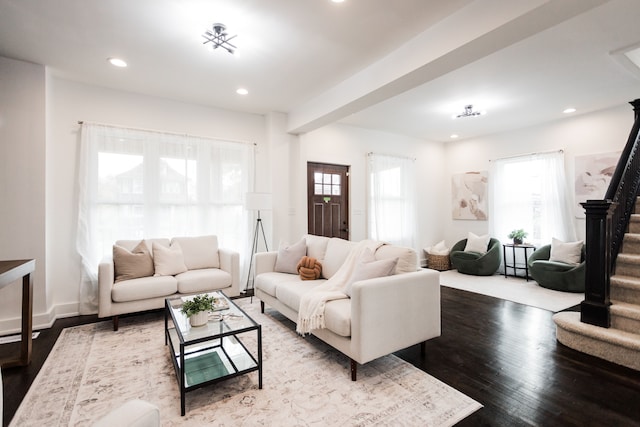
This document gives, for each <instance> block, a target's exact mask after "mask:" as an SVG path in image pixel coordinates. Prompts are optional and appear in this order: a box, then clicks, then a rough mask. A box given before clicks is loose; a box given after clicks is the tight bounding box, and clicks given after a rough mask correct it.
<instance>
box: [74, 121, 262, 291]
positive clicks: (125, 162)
mask: <svg viewBox="0 0 640 427" xmlns="http://www.w3.org/2000/svg"><path fill="white" fill-rule="evenodd" d="M81 161H82V165H81V172H80V177H79V182H80V185H81V195H80V207H79V232H78V245H77V246H78V250H79V252H80V254H81V255H82V256H83V265H85V269H86V270H89V271H86V272H85V275H86V276H87V277H94V276H95V274H96V272H95V271H94V270H97V266H98V263H99V261H100V259H101V258H102V257H103V256H105V255H107V254H111V251H112V246H113V243H114V242H115V241H116V240H119V239H143V238H154V237H166V238H171V237H175V236H193V235H203V234H215V235H217V236H218V241H219V242H220V244H221V245H224V246H225V247H229V248H233V249H235V250H237V251H239V252H241V253H244V252H246V247H245V246H246V242H247V241H248V237H247V236H248V234H249V229H250V223H249V220H248V217H247V214H246V211H245V209H244V208H243V196H244V194H245V193H246V192H247V191H250V190H251V189H252V188H250V183H252V182H253V177H252V176H251V174H252V170H253V168H252V167H251V165H252V164H253V147H252V146H251V145H250V144H244V143H238V142H227V141H219V140H213V139H208V138H198V137H191V136H186V135H175V134H165V133H160V132H151V131H141V130H131V129H123V128H118V127H112V126H103V125H93V124H84V125H83V127H82V160H81ZM91 292H93V290H90V291H89V292H88V293H91ZM87 298H89V296H87Z"/></svg>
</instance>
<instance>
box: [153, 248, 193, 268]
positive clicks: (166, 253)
mask: <svg viewBox="0 0 640 427" xmlns="http://www.w3.org/2000/svg"><path fill="white" fill-rule="evenodd" d="M152 249H153V264H154V266H155V268H156V274H154V276H173V275H175V274H180V273H184V272H185V271H187V266H186V265H184V256H183V255H182V249H181V248H180V245H179V244H178V243H177V242H173V243H172V244H171V246H169V247H167V246H163V245H160V244H157V243H155V242H154V243H153V246H152Z"/></svg>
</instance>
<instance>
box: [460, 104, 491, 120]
mask: <svg viewBox="0 0 640 427" xmlns="http://www.w3.org/2000/svg"><path fill="white" fill-rule="evenodd" d="M484 114H487V112H486V111H473V105H471V104H469V105H465V107H464V112H463V113H461V114H458V115H455V116H453V118H454V119H461V118H463V117H476V116H482V115H484Z"/></svg>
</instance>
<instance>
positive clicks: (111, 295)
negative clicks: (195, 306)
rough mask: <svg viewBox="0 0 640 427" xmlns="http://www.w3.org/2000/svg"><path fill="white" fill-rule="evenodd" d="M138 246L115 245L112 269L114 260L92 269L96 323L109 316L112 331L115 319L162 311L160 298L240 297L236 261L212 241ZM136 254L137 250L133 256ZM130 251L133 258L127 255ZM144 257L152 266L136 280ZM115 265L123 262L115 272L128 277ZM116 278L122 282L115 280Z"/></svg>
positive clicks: (124, 242) (193, 239) (121, 242)
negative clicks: (212, 294)
mask: <svg viewBox="0 0 640 427" xmlns="http://www.w3.org/2000/svg"><path fill="white" fill-rule="evenodd" d="M143 242H144V244H143V245H141V244H140V243H141V241H140V240H118V241H117V242H116V243H115V246H114V256H116V261H115V263H114V257H111V256H110V257H105V258H104V259H103V260H102V261H101V262H100V265H99V267H98V288H99V289H98V294H99V304H98V317H101V318H102V317H109V316H112V317H113V330H114V331H117V330H118V316H119V315H120V314H125V313H136V312H140V311H145V310H153V309H158V308H162V307H164V300H165V298H167V297H170V296H172V295H189V294H197V293H200V292H210V291H214V290H221V291H224V293H225V294H226V295H227V296H229V297H233V296H237V295H239V294H240V255H239V254H238V253H237V252H235V251H231V250H229V249H224V248H218V239H217V237H216V236H199V237H174V238H173V239H171V240H169V239H146V240H144V241H143ZM145 247H146V249H147V251H148V254H146V255H145V254H144V253H143V252H144V248H145ZM154 247H155V248H156V252H157V253H156V254H154V252H153V251H154ZM136 248H138V249H139V250H138V251H135V250H134V249H136ZM131 251H134V252H132V253H127V252H131ZM148 255H151V260H152V261H151V262H152V265H151V266H150V267H149V268H150V269H151V271H149V269H147V271H148V273H149V274H147V275H142V276H141V274H144V273H138V274H136V271H135V270H137V269H138V268H139V266H138V265H137V264H136V263H139V264H145V263H148V262H149V256H148ZM122 257H124V258H122ZM136 257H138V258H136ZM119 259H121V260H122V259H124V261H121V265H122V268H121V270H122V271H123V272H125V273H130V274H120V275H119V274H118V265H117V264H118V262H119ZM125 261H126V263H125ZM114 264H115V265H114ZM132 270H133V272H132V273H131V271H132ZM122 277H125V279H124V280H118V278H122ZM127 277H133V278H127Z"/></svg>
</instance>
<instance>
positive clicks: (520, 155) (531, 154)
mask: <svg viewBox="0 0 640 427" xmlns="http://www.w3.org/2000/svg"><path fill="white" fill-rule="evenodd" d="M551 153H564V150H563V149H562V148H561V149H559V150H549V151H540V152H538V153H525V154H515V155H513V156H507V157H499V158H497V159H493V160H491V159H489V161H490V162H495V161H496V160H507V159H515V158H516V157H527V156H535V155H536V154H551Z"/></svg>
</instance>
